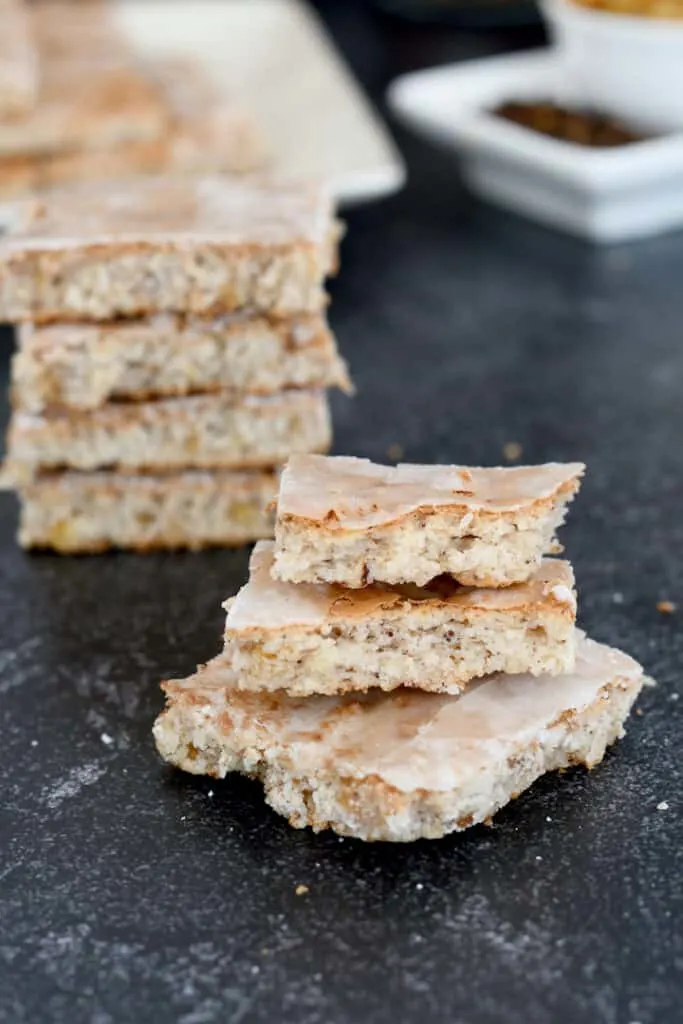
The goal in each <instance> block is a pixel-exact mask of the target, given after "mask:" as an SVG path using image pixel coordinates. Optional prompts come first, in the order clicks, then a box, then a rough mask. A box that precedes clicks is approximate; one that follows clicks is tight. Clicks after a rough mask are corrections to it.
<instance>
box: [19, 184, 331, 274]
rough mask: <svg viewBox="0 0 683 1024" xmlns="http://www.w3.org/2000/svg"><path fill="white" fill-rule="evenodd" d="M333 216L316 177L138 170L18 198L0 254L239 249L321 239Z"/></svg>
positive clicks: (323, 237) (317, 244)
mask: <svg viewBox="0 0 683 1024" xmlns="http://www.w3.org/2000/svg"><path fill="white" fill-rule="evenodd" d="M331 218H332V205H331V200H330V197H329V195H328V194H327V193H326V191H325V190H324V189H321V188H318V187H316V186H314V185H311V184H305V183H301V182H290V181H288V182H272V181H271V182H267V181H254V180H251V181H249V182H247V181H243V180H238V179H235V178H231V177H229V176H225V177H222V176H210V177H205V178H198V179H192V180H190V179H188V178H178V179H174V178H170V179H169V178H138V179H131V180H129V181H126V182H120V181H119V182H108V183H99V184H96V185H91V186H83V185H79V186H78V187H77V188H64V189H58V190H55V191H54V192H53V193H51V194H50V195H49V196H48V197H46V198H44V199H43V200H42V201H39V200H27V201H25V202H23V203H17V204H15V206H14V216H13V218H12V225H11V227H10V230H9V231H8V232H7V234H6V235H4V236H3V237H2V238H1V239H0V257H2V256H3V255H5V256H17V255H19V256H20V255H21V254H22V253H30V252H40V251H43V250H50V251H59V250H71V249H87V248H90V247H101V246H104V247H112V248H113V249H116V248H117V247H119V246H120V247H127V246H130V245H133V246H141V247H145V248H154V247H155V245H159V246H165V245H168V244H169V243H170V244H172V245H174V246H177V247H179V248H182V247H183V246H185V245H191V246H193V247H196V246H197V245H201V244H202V243H206V244H207V245H212V244H215V245H220V246H228V247H234V248H235V249H236V250H238V251H239V250H241V249H244V250H247V251H248V250H249V249H253V248H259V247H260V246H273V247H278V248H287V247H293V246H297V245H301V244H313V245H316V246H319V245H323V244H324V243H325V242H326V241H327V239H328V237H329V234H330V230H331V224H332V220H331ZM238 255H239V252H238Z"/></svg>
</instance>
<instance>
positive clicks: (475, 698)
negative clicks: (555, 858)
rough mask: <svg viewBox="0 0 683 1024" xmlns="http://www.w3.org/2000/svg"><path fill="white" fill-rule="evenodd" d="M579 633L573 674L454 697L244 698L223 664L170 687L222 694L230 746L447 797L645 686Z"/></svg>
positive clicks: (494, 680) (629, 666)
mask: <svg viewBox="0 0 683 1024" xmlns="http://www.w3.org/2000/svg"><path fill="white" fill-rule="evenodd" d="M577 634H578V635H577V660H576V668H575V671H574V672H573V673H571V674H569V675H565V676H554V677H547V676H540V677H534V676H531V675H518V676H504V675H502V674H501V675H495V676H490V677H489V678H488V679H485V680H483V681H482V682H481V683H479V684H477V685H475V686H473V687H472V688H471V689H470V690H468V691H466V692H465V693H464V694H462V695H460V696H457V697H455V696H447V695H441V694H429V693H423V692H422V691H419V690H403V691H394V692H393V693H391V694H383V693H380V692H378V691H371V692H370V693H368V694H365V695H360V696H359V695H353V696H343V697H306V698H291V697H287V696H286V695H282V694H280V695H273V694H267V695H259V694H254V693H245V692H242V691H239V690H237V689H235V687H234V683H235V680H234V676H233V675H232V673H231V670H230V669H229V668H226V667H225V665H223V664H220V663H219V662H215V663H213V664H209V665H208V666H207V667H206V668H205V669H204V670H203V671H202V672H200V673H199V674H198V675H197V676H194V677H191V678H190V679H188V680H186V681H184V683H182V684H173V685H174V686H176V687H180V689H181V690H182V689H185V688H186V689H189V690H192V691H194V690H198V691H202V690H206V691H207V692H209V693H210V692H211V691H214V692H215V691H216V690H218V691H221V693H222V696H223V698H224V701H225V707H226V709H227V712H228V715H227V716H226V720H227V721H228V722H229V723H230V724H229V725H227V726H226V730H228V732H227V741H228V742H229V744H230V746H232V747H236V748H242V747H243V748H244V749H249V748H252V746H253V745H254V744H258V746H260V747H262V749H264V750H265V751H267V753H266V757H267V758H268V759H269V760H270V761H274V762H277V761H278V760H282V761H283V762H285V763H286V764H287V765H288V767H289V770H290V771H294V772H300V773H304V772H309V771H316V772H319V771H324V770H327V771H331V772H334V773H335V774H336V775H338V776H341V777H344V776H347V777H351V778H357V779H359V778H368V777H376V778H379V779H382V780H383V781H384V782H386V783H388V784H389V785H391V786H395V787H396V788H397V789H399V790H402V791H404V792H410V791H413V790H416V789H426V790H432V791H434V790H436V791H438V790H447V789H452V788H454V787H456V786H458V785H460V784H462V783H463V782H464V781H465V779H467V778H471V777H472V776H473V775H476V774H477V773H479V772H483V771H485V770H486V769H487V768H489V767H492V766H493V765H495V764H496V763H499V762H501V761H503V762H504V761H505V759H506V758H507V757H509V756H512V755H514V753H515V752H516V751H517V750H518V749H520V748H522V749H524V748H525V747H526V746H527V745H528V744H529V743H531V742H532V741H533V740H534V739H535V738H538V737H539V736H540V735H541V734H542V733H543V731H544V730H547V729H549V728H550V727H551V726H552V725H553V724H554V723H556V722H557V721H558V720H559V719H561V716H563V715H564V714H567V713H571V712H574V711H578V712H580V711H582V710H583V709H585V708H587V707H589V706H590V705H591V704H593V703H594V702H595V701H596V700H598V698H599V697H600V695H601V691H602V690H603V688H604V687H608V686H609V685H610V684H614V683H615V682H617V681H621V682H625V683H626V684H627V685H633V686H636V685H638V683H639V681H640V680H642V669H641V667H640V665H638V664H637V662H635V661H634V660H633V659H632V658H630V657H629V656H628V655H626V654H623V653H622V652H621V651H618V650H615V649H613V648H610V647H607V646H605V645H603V644H598V643H595V642H594V641H592V640H589V639H587V638H586V637H585V636H584V635H583V634H582V633H579V632H578V631H577ZM219 707H222V704H219ZM206 714H207V716H210V715H211V714H212V712H211V710H210V708H207V710H206Z"/></svg>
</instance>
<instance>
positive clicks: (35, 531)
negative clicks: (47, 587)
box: [19, 469, 277, 555]
mask: <svg viewBox="0 0 683 1024" xmlns="http://www.w3.org/2000/svg"><path fill="white" fill-rule="evenodd" d="M276 493H277V473H275V472H272V471H267V470H263V471H251V472H248V471H245V472H241V471H239V470H212V471H208V470H206V471H205V470H193V469H188V470H181V471H179V472H177V473H157V474H154V473H118V472H116V471H105V472H93V473H80V472H78V471H73V470H66V471H64V472H58V473H41V474H38V475H37V476H35V477H33V478H32V479H31V480H27V481H26V482H25V483H24V484H22V485H21V486H20V489H19V494H20V499H21V513H20V520H19V544H20V545H21V546H22V547H24V548H50V549H52V550H53V551H57V552H59V553H60V554H64V555H67V554H70V555H72V554H97V553H99V552H101V551H107V550H108V549H109V548H127V549H131V550H133V551H153V550H155V549H159V548H167V549H168V548H170V549H172V548H191V549H199V548H206V547H233V546H235V545H239V544H247V543H249V542H250V541H253V540H255V539H257V538H259V537H272V535H273V522H272V511H271V507H272V503H273V499H274V497H275V495H276Z"/></svg>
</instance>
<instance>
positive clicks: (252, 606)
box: [226, 541, 574, 633]
mask: <svg viewBox="0 0 683 1024" xmlns="http://www.w3.org/2000/svg"><path fill="white" fill-rule="evenodd" d="M273 550H274V545H273V543H272V541H259V542H258V544H257V545H256V547H255V548H254V551H253V553H252V556H251V561H250V563H249V570H250V574H249V582H248V583H247V584H246V585H245V586H244V587H242V589H241V590H240V592H239V594H238V595H237V597H236V598H235V599H234V600H233V601H232V603H231V605H230V611H229V613H228V618H227V623H226V631H227V632H228V633H230V632H235V633H236V632H239V631H240V630H249V629H264V630H268V629H272V630H277V629H285V628H287V627H290V626H308V627H314V628H315V627H320V626H321V625H323V624H324V623H326V622H328V621H329V619H330V618H360V617H366V616H370V615H373V614H385V613H386V612H387V611H390V610H392V609H393V610H396V611H401V610H402V609H408V608H410V607H412V608H418V607H420V608H425V607H426V606H431V607H435V608H436V607H442V606H448V607H450V608H452V610H453V612H454V614H455V613H457V612H458V611H463V610H465V609H467V608H470V609H472V608H484V609H490V610H491V611H500V612H508V611H509V612H511V613H514V612H515V610H517V609H520V608H527V609H528V608H529V607H530V606H531V607H532V608H533V607H536V608H537V609H538V610H541V609H543V608H547V607H549V605H550V602H551V601H552V600H553V593H552V591H553V589H554V587H555V586H556V585H560V586H562V587H563V588H564V590H566V591H567V592H568V593H570V594H571V589H570V588H571V587H572V585H573V582H574V577H573V573H572V570H571V566H570V565H569V563H568V562H563V561H560V560H559V559H551V558H548V559H544V561H543V562H542V563H541V566H540V568H539V569H538V570H537V572H536V573H534V575H533V576H532V578H531V580H529V581H528V582H527V583H517V584H514V585H513V586H511V587H501V588H500V589H497V590H495V589H484V588H477V587H459V586H457V585H456V584H451V583H450V581H444V582H443V585H442V584H441V581H439V583H438V584H435V585H434V589H430V588H428V587H426V588H425V587H415V586H409V585H407V586H388V585H382V584H373V585H372V586H370V587H365V588H363V589H361V590H346V589H344V588H343V587H340V586H338V585H336V584H326V583H321V584H318V583H283V582H281V581H280V580H276V579H273V577H272V575H271V568H272V565H273ZM563 592H564V591H563ZM563 603H564V602H563Z"/></svg>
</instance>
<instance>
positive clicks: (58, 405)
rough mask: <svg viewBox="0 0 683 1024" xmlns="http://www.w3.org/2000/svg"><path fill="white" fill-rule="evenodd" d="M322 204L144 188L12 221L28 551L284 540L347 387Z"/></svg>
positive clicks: (11, 305)
mask: <svg viewBox="0 0 683 1024" xmlns="http://www.w3.org/2000/svg"><path fill="white" fill-rule="evenodd" d="M338 238H339V226H338V222H337V221H336V220H335V217H334V211H333V207H332V204H331V201H330V199H329V197H328V196H327V194H326V192H325V191H324V190H322V189H319V188H318V187H316V186H310V185H304V184H301V183H293V182H289V183H284V182H280V183H277V182H274V181H255V180H248V179H246V178H236V177H219V176H213V177H203V178H193V179H190V178H154V177H138V178H136V179H130V180H128V181H121V182H118V183H115V184H108V183H100V184H97V185H94V184H93V185H89V186H86V185H80V186H78V187H76V188H72V189H61V190H53V191H52V192H51V193H50V194H49V196H46V197H45V198H44V199H43V200H41V201H35V200H26V201H23V202H18V203H16V204H15V207H14V210H13V223H12V227H11V230H10V231H8V233H7V234H5V235H4V236H3V237H2V238H0V319H4V320H7V321H11V322H14V323H17V324H18V325H19V327H18V340H19V348H18V353H17V355H16V356H15V359H14V363H13V367H12V402H13V415H12V419H11V422H10V427H9V431H8V439H7V452H6V463H5V472H4V479H5V482H6V484H8V485H9V486H12V487H14V488H16V489H17V490H18V491H19V496H20V501H21V506H22V507H21V522H20V531H19V540H20V543H21V544H22V545H23V546H25V547H44V548H53V549H54V550H57V551H60V552H97V551H101V550H104V549H106V548H109V547H121V548H133V549H149V548H162V547H195V548H196V547H202V546H207V545H232V544H240V543H244V542H246V541H248V540H254V539H257V538H259V537H269V536H272V510H271V509H270V508H269V506H270V505H271V503H272V501H273V498H274V496H275V494H276V490H277V476H278V467H279V466H281V464H282V463H284V462H285V460H286V459H287V457H288V456H289V454H290V453H292V452H320V451H326V450H327V448H328V446H329V443H330V436H331V428H330V418H329V409H328V403H327V395H326V391H325V389H326V388H327V387H329V386H332V385H340V386H342V387H345V386H346V385H347V383H348V380H347V376H346V370H345V366H344V364H343V362H342V360H341V359H340V357H339V355H338V353H337V348H336V344H335V340H334V338H333V336H332V335H331V333H330V331H329V329H328V326H327V322H326V317H325V305H326V294H325V290H324V278H325V276H326V275H327V274H328V273H329V272H330V271H333V270H334V269H335V267H336V263H337V247H338Z"/></svg>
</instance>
